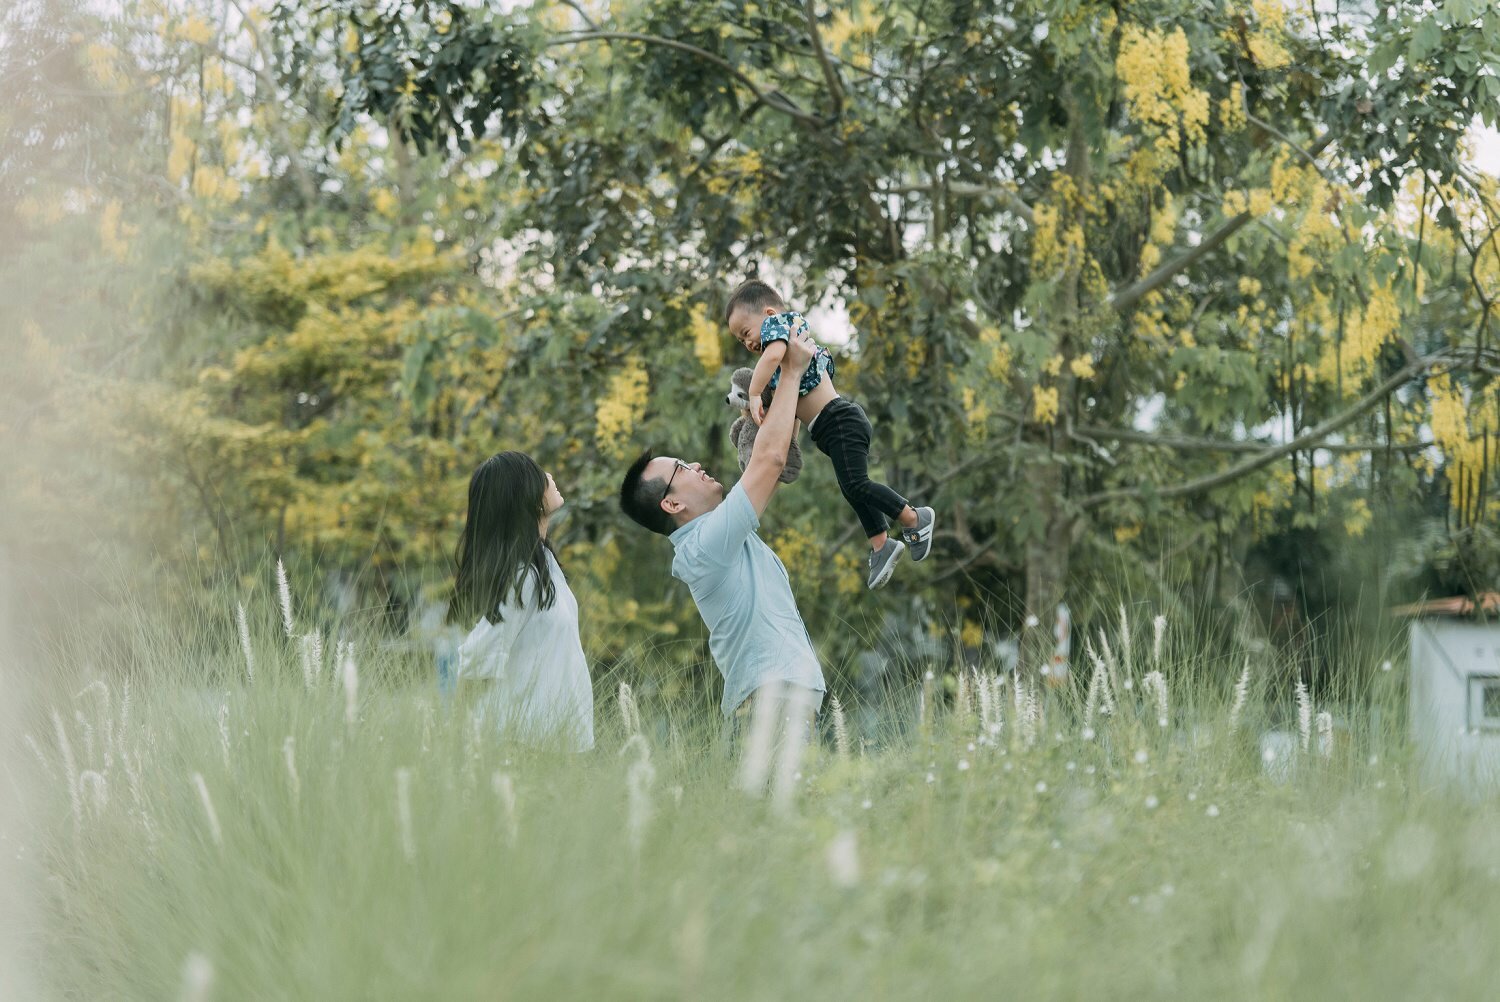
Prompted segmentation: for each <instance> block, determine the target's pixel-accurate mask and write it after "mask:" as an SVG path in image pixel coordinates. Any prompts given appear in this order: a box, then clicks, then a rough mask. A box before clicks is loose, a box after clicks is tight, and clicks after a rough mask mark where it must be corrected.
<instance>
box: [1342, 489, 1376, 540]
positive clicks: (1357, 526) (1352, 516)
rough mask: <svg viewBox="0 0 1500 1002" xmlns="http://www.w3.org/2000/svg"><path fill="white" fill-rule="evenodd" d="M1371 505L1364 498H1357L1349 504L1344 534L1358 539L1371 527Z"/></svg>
mask: <svg viewBox="0 0 1500 1002" xmlns="http://www.w3.org/2000/svg"><path fill="white" fill-rule="evenodd" d="M1371 517H1372V516H1371V514H1370V503H1369V502H1368V501H1366V500H1365V499H1364V498H1355V499H1354V500H1353V501H1352V502H1350V504H1349V513H1348V514H1347V515H1345V516H1344V532H1345V533H1347V534H1348V535H1350V536H1353V537H1354V538H1356V539H1358V538H1359V537H1360V536H1363V535H1364V534H1365V530H1366V529H1368V528H1369V527H1370V520H1371Z"/></svg>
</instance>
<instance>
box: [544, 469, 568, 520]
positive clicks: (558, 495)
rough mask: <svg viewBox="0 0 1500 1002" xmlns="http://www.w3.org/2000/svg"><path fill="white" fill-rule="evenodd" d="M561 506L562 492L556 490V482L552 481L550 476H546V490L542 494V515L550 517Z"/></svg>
mask: <svg viewBox="0 0 1500 1002" xmlns="http://www.w3.org/2000/svg"><path fill="white" fill-rule="evenodd" d="M562 506H563V496H562V492H561V491H559V490H558V489H557V482H556V481H555V480H553V479H552V474H550V473H549V474H547V489H546V490H545V491H543V492H542V513H543V514H545V515H550V514H552V513H553V512H555V511H557V509H559V508H561V507H562Z"/></svg>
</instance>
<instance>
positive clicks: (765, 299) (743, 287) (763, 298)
mask: <svg viewBox="0 0 1500 1002" xmlns="http://www.w3.org/2000/svg"><path fill="white" fill-rule="evenodd" d="M767 306H780V307H783V308H784V307H785V306H786V300H784V299H782V298H781V296H779V295H777V293H776V290H775V289H773V288H771V287H770V286H769V285H767V284H766V283H764V282H762V281H761V280H760V279H758V278H752V279H750V280H749V281H748V282H741V283H740V284H739V287H738V288H737V289H735V290H734V291H733V292H731V293H730V294H729V305H728V306H726V307H724V323H725V324H726V325H728V323H729V318H730V317H732V316H734V311H735V310H737V309H740V308H741V307H744V308H745V309H747V310H752V311H754V312H756V313H759V312H760V311H761V310H763V309H765V308H766V307H767Z"/></svg>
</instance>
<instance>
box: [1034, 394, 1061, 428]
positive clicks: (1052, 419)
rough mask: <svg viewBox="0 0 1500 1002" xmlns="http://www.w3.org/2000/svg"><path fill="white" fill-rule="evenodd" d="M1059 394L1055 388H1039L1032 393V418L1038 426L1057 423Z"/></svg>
mask: <svg viewBox="0 0 1500 1002" xmlns="http://www.w3.org/2000/svg"><path fill="white" fill-rule="evenodd" d="M1057 404H1058V394H1057V387H1055V386H1038V387H1037V388H1036V389H1035V390H1033V391H1032V396H1031V417H1032V420H1034V421H1036V422H1037V423H1038V424H1055V423H1057Z"/></svg>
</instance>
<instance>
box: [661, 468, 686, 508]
mask: <svg viewBox="0 0 1500 1002" xmlns="http://www.w3.org/2000/svg"><path fill="white" fill-rule="evenodd" d="M672 462H674V463H676V464H677V465H676V466H675V467H674V468H673V470H672V475H671V476H670V477H668V478H667V487H666V490H664V491H662V492H661V499H662V500H663V501H665V500H666V499H667V495H668V494H670V493H672V481H674V480H676V479H677V474H679V473H681V472H682V471H683V470H687V469H691V467H690V466H688V464H686V463H684V462H683V461H682V460H680V459H674V460H672Z"/></svg>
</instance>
